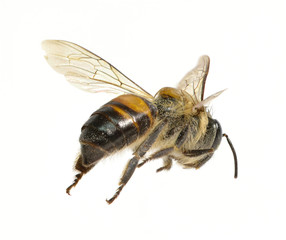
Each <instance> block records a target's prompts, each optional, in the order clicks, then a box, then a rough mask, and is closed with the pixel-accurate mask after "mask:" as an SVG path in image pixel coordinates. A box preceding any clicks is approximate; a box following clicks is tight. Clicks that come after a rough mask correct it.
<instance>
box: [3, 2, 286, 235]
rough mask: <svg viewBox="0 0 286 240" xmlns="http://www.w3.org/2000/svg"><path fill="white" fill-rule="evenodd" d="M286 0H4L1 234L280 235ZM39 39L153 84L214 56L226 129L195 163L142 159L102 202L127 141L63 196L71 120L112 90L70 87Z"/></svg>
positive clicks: (74, 134) (217, 111) (82, 117)
mask: <svg viewBox="0 0 286 240" xmlns="http://www.w3.org/2000/svg"><path fill="white" fill-rule="evenodd" d="M285 16H286V3H285V1H283V0H281V1H275V0H274V1H261V0H260V1H249V0H248V1H222V0H221V1H211V0H209V1H203V0H202V1H181V0H176V1H166V0H165V1H131V0H130V1H127V0H125V1H116V0H114V1H95V0H90V1H84V0H82V1H78V2H76V3H74V2H72V1H59V0H58V1H51V0H50V1H29V0H26V1H12V0H11V1H8V0H4V1H3V0H1V3H0V24H1V37H0V39H1V40H0V41H1V52H0V59H1V65H0V66H1V67H0V68H1V79H0V81H1V87H0V98H1V99H0V104H1V118H0V121H1V124H0V128H1V129H0V133H1V135H0V136H1V145H0V146H1V158H0V159H1V160H0V161H1V174H0V184H1V187H0V195H1V197H0V203H1V204H0V210H1V213H0V221H1V223H0V228H1V230H0V238H1V239H5V240H6V239H86V240H88V239H126V240H128V239H233V240H234V239H263V238H265V239H285V238H286V234H285V229H283V228H284V227H285V216H286V207H285V203H286V196H285V190H286V189H285V184H286V174H285V171H286V161H285V114H284V113H285V110H284V108H285V103H286V101H285V100H286V97H285V93H286V92H285V78H286V71H285V67H286V54H285V53H286V47H285V44H286V17H285ZM44 39H63V40H69V41H72V42H75V43H77V44H80V45H82V46H84V47H85V48H87V49H89V50H91V51H92V52H94V53H96V54H98V55H99V56H101V57H103V58H104V59H106V60H108V61H109V62H111V63H112V64H113V65H114V66H116V67H117V68H118V69H119V70H120V71H122V72H123V73H124V74H126V75H127V76H128V77H130V78H131V79H133V80H134V81H136V82H137V83H138V84H139V85H141V86H142V87H143V88H145V89H146V90H147V91H149V92H151V93H152V94H155V93H156V91H157V90H159V89H160V88H161V87H165V86H176V84H177V82H178V81H179V80H180V79H181V78H182V77H183V75H184V74H185V73H186V72H187V71H188V70H190V69H191V68H192V67H194V66H195V64H196V62H197V59H198V57H199V56H200V55H203V54H208V55H209V56H210V58H211V66H210V73H209V77H208V81H207V85H206V94H205V95H206V96H208V95H210V94H212V93H214V92H216V91H219V90H221V89H224V88H228V90H227V91H226V92H224V93H223V94H222V95H221V96H220V97H219V98H218V99H216V100H215V101H214V102H213V103H212V112H213V116H214V118H216V119H218V120H219V121H220V123H221V125H222V127H223V130H224V131H225V132H226V133H227V134H228V135H229V136H230V138H231V139H232V142H233V144H234V146H235V148H236V151H237V154H238V158H239V177H238V179H237V180H235V179H234V178H233V157H232V153H231V151H230V149H229V147H228V145H227V142H226V141H225V139H223V141H222V143H221V146H220V148H219V149H218V151H217V152H216V154H215V156H214V157H213V158H212V159H211V160H210V161H209V162H208V163H207V164H206V165H205V166H203V167H202V168H201V169H199V170H184V169H182V168H180V167H179V166H178V165H176V164H175V165H174V167H173V168H172V169H171V170H170V171H169V172H163V173H158V174H156V173H155V170H156V168H158V167H159V166H161V161H160V160H158V161H154V162H152V163H149V164H148V165H146V166H144V167H143V168H141V169H138V170H137V171H136V172H135V174H134V176H133V177H132V179H131V180H130V182H129V183H128V185H127V186H126V187H125V189H124V190H123V192H122V194H121V195H120V197H119V198H118V199H117V200H116V201H115V202H114V203H113V204H112V205H107V204H106V202H105V199H106V198H109V197H111V196H112V194H113V193H114V191H115V189H116V187H117V182H118V179H119V177H120V175H121V172H122V169H123V168H124V165H125V163H126V162H127V160H128V159H129V158H130V156H131V152H127V153H125V154H119V155H116V156H114V157H113V158H112V159H110V160H105V161H102V162H100V163H99V164H98V165H97V166H96V167H95V168H94V169H93V170H92V171H91V172H90V173H89V174H88V175H86V176H85V177H84V178H83V179H82V181H81V182H80V183H79V184H78V186H77V187H76V188H75V189H73V190H72V192H71V194H72V196H71V197H70V196H68V195H67V194H66V193H65V188H66V187H67V186H68V185H69V184H71V183H72V181H73V176H74V172H73V171H72V166H73V161H74V159H75V156H76V154H77V151H78V150H79V143H78V137H79V134H80V128H81V125H82V124H83V123H84V122H85V121H86V120H87V119H88V117H89V115H90V114H91V113H92V112H93V111H95V110H96V109H97V108H98V107H100V106H101V105H102V104H104V103H105V102H107V101H108V100H110V99H111V98H112V97H113V96H110V95H106V94H99V95H96V94H89V93H85V92H83V91H80V90H78V89H76V88H74V87H72V86H70V85H69V84H68V83H67V82H66V81H65V79H64V77H63V76H61V75H59V74H57V73H56V72H54V71H53V70H52V69H51V68H50V67H49V66H48V64H47V63H46V62H45V60H44V58H43V55H44V53H43V51H42V50H41V46H40V43H41V41H42V40H44Z"/></svg>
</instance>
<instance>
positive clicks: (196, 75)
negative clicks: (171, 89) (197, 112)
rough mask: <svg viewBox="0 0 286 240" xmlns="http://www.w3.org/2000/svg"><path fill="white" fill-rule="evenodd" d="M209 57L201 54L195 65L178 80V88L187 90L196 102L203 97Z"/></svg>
mask: <svg viewBox="0 0 286 240" xmlns="http://www.w3.org/2000/svg"><path fill="white" fill-rule="evenodd" d="M209 66H210V58H209V57H208V56H206V55H205V56H201V57H200V58H199V61H198V64H197V66H196V67H195V68H194V69H192V70H191V71H190V72H188V73H187V74H186V75H185V76H184V77H183V79H182V80H181V81H180V82H179V84H178V88H179V89H183V90H185V91H187V92H188V93H189V94H191V95H192V96H194V97H195V98H196V100H197V101H198V102H200V101H202V100H203V99H204V91H205V83H206V79H207V75H208V72H209Z"/></svg>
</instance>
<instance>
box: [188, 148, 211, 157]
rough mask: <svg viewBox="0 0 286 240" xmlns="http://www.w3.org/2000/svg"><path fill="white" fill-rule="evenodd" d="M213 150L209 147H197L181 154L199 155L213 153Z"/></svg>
mask: <svg viewBox="0 0 286 240" xmlns="http://www.w3.org/2000/svg"><path fill="white" fill-rule="evenodd" d="M213 152H214V149H213V148H210V149H198V150H190V151H185V152H183V154H184V155H185V156H188V157H199V156H201V155H203V154H206V153H213Z"/></svg>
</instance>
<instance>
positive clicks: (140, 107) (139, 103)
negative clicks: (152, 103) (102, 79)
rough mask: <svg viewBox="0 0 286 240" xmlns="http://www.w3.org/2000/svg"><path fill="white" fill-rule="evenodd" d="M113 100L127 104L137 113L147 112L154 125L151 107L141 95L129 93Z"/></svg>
mask: <svg viewBox="0 0 286 240" xmlns="http://www.w3.org/2000/svg"><path fill="white" fill-rule="evenodd" d="M113 101H116V102H119V103H122V104H123V105H125V106H126V107H129V108H130V109H132V110H133V111H135V112H137V113H145V114H146V115H147V116H148V117H149V119H150V124H151V126H152V123H153V117H152V114H151V111H150V108H149V106H148V105H147V103H145V101H144V100H143V99H141V98H140V97H137V96H135V95H129V94H128V95H121V96H119V97H117V98H115V99H113Z"/></svg>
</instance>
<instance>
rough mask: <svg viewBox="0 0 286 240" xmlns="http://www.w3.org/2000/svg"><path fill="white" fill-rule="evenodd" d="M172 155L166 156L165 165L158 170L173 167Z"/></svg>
mask: <svg viewBox="0 0 286 240" xmlns="http://www.w3.org/2000/svg"><path fill="white" fill-rule="evenodd" d="M172 162H173V161H172V157H171V156H167V157H166V158H164V165H163V167H160V168H158V169H157V170H156V172H161V171H162V170H170V169H171V167H172Z"/></svg>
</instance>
